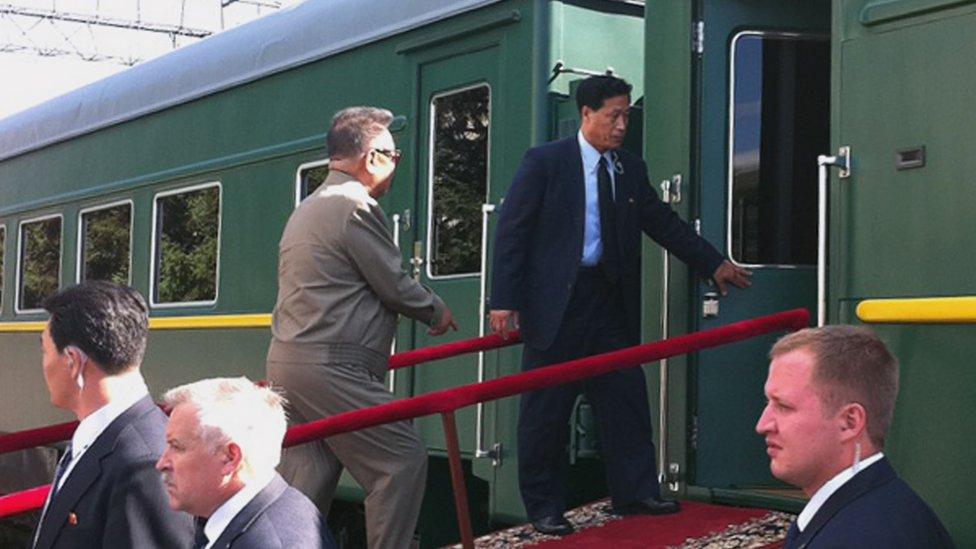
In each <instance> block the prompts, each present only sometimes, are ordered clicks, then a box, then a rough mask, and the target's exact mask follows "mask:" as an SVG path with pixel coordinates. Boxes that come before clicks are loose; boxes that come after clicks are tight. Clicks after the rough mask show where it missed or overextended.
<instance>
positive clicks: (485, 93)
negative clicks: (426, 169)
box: [427, 84, 491, 277]
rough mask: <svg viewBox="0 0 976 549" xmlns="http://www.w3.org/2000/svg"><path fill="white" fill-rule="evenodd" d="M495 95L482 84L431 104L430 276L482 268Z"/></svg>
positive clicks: (465, 272)
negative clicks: (491, 100)
mask: <svg viewBox="0 0 976 549" xmlns="http://www.w3.org/2000/svg"><path fill="white" fill-rule="evenodd" d="M490 95H491V93H490V90H489V88H488V86H487V85H484V84H482V85H478V86H474V87H469V88H465V89H461V90H455V91H451V92H448V93H444V94H440V95H437V96H435V97H434V99H433V100H432V101H431V107H430V128H431V136H430V150H431V151H432V152H431V157H430V173H431V177H430V188H429V189H428V197H429V198H428V205H427V206H428V208H427V211H428V212H429V213H428V225H427V269H428V271H427V274H428V275H429V276H432V277H442V276H463V275H470V274H475V273H477V272H479V271H480V269H481V238H482V234H481V205H482V204H483V203H484V202H485V200H486V198H487V195H488V133H489V131H488V130H489V125H490V122H491V116H490V112H491V111H490V108H489V107H490V106H489V103H490Z"/></svg>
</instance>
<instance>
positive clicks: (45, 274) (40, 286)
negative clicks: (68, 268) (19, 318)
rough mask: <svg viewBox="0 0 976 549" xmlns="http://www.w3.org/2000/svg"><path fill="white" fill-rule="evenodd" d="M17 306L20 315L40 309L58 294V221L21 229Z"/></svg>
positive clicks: (59, 275) (33, 223) (43, 221)
mask: <svg viewBox="0 0 976 549" xmlns="http://www.w3.org/2000/svg"><path fill="white" fill-rule="evenodd" d="M20 241H21V250H22V251H21V255H20V303H18V307H19V308H20V310H22V311H28V310H34V309H40V308H41V304H42V303H43V302H44V300H45V299H46V298H48V297H50V296H52V295H54V294H55V293H57V291H58V280H59V279H60V277H61V218H60V217H49V218H47V219H42V220H38V221H31V222H27V223H24V224H22V225H21V226H20Z"/></svg>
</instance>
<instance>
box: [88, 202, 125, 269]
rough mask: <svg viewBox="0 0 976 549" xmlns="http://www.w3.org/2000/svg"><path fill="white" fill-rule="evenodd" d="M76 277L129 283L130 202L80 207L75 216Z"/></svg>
mask: <svg viewBox="0 0 976 549" xmlns="http://www.w3.org/2000/svg"><path fill="white" fill-rule="evenodd" d="M78 241H79V246H78V256H79V260H78V280H79V281H82V280H111V281H112V282H116V283H118V284H126V285H128V284H129V283H130V282H131V279H130V275H129V272H130V269H131V262H132V203H131V202H128V201H126V202H116V203H113V204H106V205H102V206H98V207H96V208H89V209H87V210H82V211H81V214H80V216H79V217H78Z"/></svg>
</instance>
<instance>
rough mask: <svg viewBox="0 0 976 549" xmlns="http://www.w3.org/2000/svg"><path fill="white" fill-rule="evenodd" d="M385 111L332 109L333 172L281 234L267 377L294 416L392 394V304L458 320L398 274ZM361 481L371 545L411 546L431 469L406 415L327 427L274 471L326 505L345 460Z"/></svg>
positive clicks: (421, 315) (436, 325)
mask: <svg viewBox="0 0 976 549" xmlns="http://www.w3.org/2000/svg"><path fill="white" fill-rule="evenodd" d="M390 120H392V114H391V113H390V112H389V111H387V110H384V109H377V108H372V107H351V108H347V109H344V110H342V111H340V112H338V113H337V114H336V115H335V117H334V118H333V119H332V127H331V128H330V129H329V133H328V136H327V138H326V145H327V147H328V151H329V176H328V178H326V180H325V182H324V183H323V185H322V187H320V188H319V189H318V190H317V191H316V192H315V193H314V194H312V195H310V196H309V197H308V198H307V199H305V200H304V201H303V202H302V203H301V205H299V206H298V208H297V209H296V210H295V211H294V212H293V213H292V215H291V218H290V219H289V220H288V224H287V225H286V226H285V231H284V234H283V235H282V237H281V242H280V244H279V263H278V301H277V304H276V305H275V309H274V315H273V319H272V324H271V332H272V340H271V346H270V348H269V349H268V378H269V379H270V380H271V381H272V382H274V383H275V384H276V385H279V386H281V387H283V388H284V389H285V390H286V391H287V396H288V400H289V401H290V403H291V409H290V414H291V418H292V420H293V421H294V422H297V423H304V422H307V421H312V420H315V419H319V418H322V417H330V416H334V415H337V414H341V413H343V412H348V411H350V410H356V409H360V408H366V407H369V406H375V405H378V404H384V403H387V402H390V401H391V400H392V399H393V395H391V394H390V393H389V392H388V391H387V390H386V387H385V386H384V385H383V378H384V375H385V374H386V370H387V359H388V355H389V350H390V344H391V342H392V340H393V336H394V329H395V326H396V317H397V314H402V315H405V316H408V317H410V318H413V319H416V320H419V321H421V322H424V323H425V324H428V325H429V326H430V329H429V331H428V333H430V334H431V335H441V334H443V333H445V332H446V331H447V330H448V329H450V328H454V329H456V326H455V324H454V321H453V317H452V316H451V312H450V310H449V309H448V308H447V306H445V305H444V302H443V301H441V299H440V298H439V297H437V295H435V294H434V293H433V292H431V291H430V290H429V289H427V288H426V287H424V286H422V285H421V284H419V283H418V282H417V281H415V280H414V279H412V278H411V277H410V276H409V275H408V274H407V273H406V272H404V270H403V267H402V265H401V262H402V259H401V257H400V252H399V250H398V249H397V247H396V244H395V243H394V242H393V239H392V236H391V234H390V229H389V223H388V222H387V219H386V216H385V215H384V213H383V210H382V209H381V208H380V206H379V204H378V203H377V202H376V200H377V199H378V198H380V197H381V196H383V195H384V194H385V193H386V192H387V191H388V190H389V188H390V182H391V181H392V179H393V172H394V170H395V169H396V163H397V160H399V158H400V152H399V151H398V150H396V149H395V145H394V142H393V136H392V135H391V134H390V132H389V130H388V129H387V124H389V122H390ZM343 467H346V468H348V469H349V472H350V473H351V474H352V476H353V478H355V479H356V481H357V482H358V483H359V484H360V485H361V486H362V487H363V489H364V490H365V491H366V530H367V536H368V538H369V547H370V548H371V549H380V548H383V549H385V548H399V547H409V546H410V545H411V541H412V540H413V537H414V529H415V527H416V524H417V517H418V515H419V514H420V504H421V500H422V499H423V493H424V483H425V481H426V476H427V454H426V451H425V449H424V447H423V444H422V443H421V441H420V439H419V437H418V436H417V434H416V432H415V431H414V428H413V426H412V425H411V423H410V422H407V421H400V422H396V423H390V424H386V425H381V426H378V427H374V428H371V429H366V430H364V431H357V432H353V433H348V434H344V435H338V436H335V437H330V438H328V439H326V440H324V441H319V442H315V443H310V444H306V445H304V446H299V447H296V448H293V449H291V450H290V451H288V452H286V454H285V456H284V459H283V462H282V474H283V476H284V477H285V479H286V480H288V481H289V482H290V483H291V484H292V485H293V486H295V487H296V488H298V489H299V490H301V491H302V492H304V493H305V494H306V495H307V496H308V497H309V498H311V499H312V500H313V501H315V502H317V503H318V504H319V506H320V507H321V509H322V513H323V515H326V514H328V511H329V506H330V504H331V502H332V497H333V495H334V493H335V489H336V484H337V482H338V481H339V474H340V473H341V472H342V468H343Z"/></svg>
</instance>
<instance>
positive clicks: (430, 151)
mask: <svg viewBox="0 0 976 549" xmlns="http://www.w3.org/2000/svg"><path fill="white" fill-rule="evenodd" d="M476 88H487V89H488V140H487V142H486V144H485V146H486V147H487V148H488V151H487V153H486V158H485V196H484V198H483V200H482V203H481V204H482V205H484V204H486V203H488V197H489V196H491V127H492V121H493V118H494V117H493V116H492V114H491V106H492V105H493V101H492V89H491V83H490V82H488V81H487V80H481V81H478V82H476V83H474V84H468V85H466V86H461V87H457V88H451V89H449V90H445V91H440V92H437V93H435V94H433V95H431V96H430V102H429V103H428V107H427V111H428V112H427V115H428V120H427V235H426V238H425V239H424V240H425V241H426V245H425V247H426V251H425V253H424V256H425V257H424V270H425V272H426V275H427V279H428V280H453V279H458V278H473V277H479V276H481V271H480V270H477V271H474V272H471V273H457V274H449V275H435V274H433V272H432V271H431V267H432V266H433V262H432V261H431V259H432V257H433V253H434V246H433V244H434V236H433V235H434V230H433V229H434V122H435V120H436V115H437V113H436V111H435V110H434V102H435V101H437V100H438V99H440V98H441V97H447V96H449V95H454V94H458V93H463V92H466V91H469V90H473V89H476ZM478 210H479V211H480V210H481V208H480V207H479V208H478ZM485 236H486V235H481V237H482V238H485ZM483 244H484V243H482V245H483ZM482 247H483V246H482Z"/></svg>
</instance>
